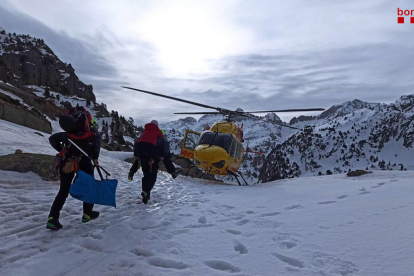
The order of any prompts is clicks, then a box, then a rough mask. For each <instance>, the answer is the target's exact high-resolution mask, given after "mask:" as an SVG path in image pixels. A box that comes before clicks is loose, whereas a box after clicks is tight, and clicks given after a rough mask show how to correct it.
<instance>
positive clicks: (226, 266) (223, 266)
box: [204, 260, 241, 273]
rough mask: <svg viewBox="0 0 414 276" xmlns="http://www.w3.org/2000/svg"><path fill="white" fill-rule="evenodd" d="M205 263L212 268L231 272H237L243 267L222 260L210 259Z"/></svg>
mask: <svg viewBox="0 0 414 276" xmlns="http://www.w3.org/2000/svg"><path fill="white" fill-rule="evenodd" d="M204 264H205V265H206V266H208V267H210V268H212V269H216V270H220V271H226V272H230V273H237V272H240V271H241V269H240V268H238V267H237V266H234V265H232V264H231V263H228V262H225V261H221V260H209V261H205V262H204Z"/></svg>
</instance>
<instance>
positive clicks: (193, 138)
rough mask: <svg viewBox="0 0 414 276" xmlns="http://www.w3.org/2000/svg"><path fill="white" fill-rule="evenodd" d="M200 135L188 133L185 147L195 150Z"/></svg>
mask: <svg viewBox="0 0 414 276" xmlns="http://www.w3.org/2000/svg"><path fill="white" fill-rule="evenodd" d="M198 138H199V135H198V134H196V133H192V132H189V133H188V134H187V139H186V140H185V144H184V147H185V148H187V149H189V150H194V149H195V147H196V146H197V141H198Z"/></svg>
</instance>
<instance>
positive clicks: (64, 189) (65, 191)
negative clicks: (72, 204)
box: [49, 169, 75, 219]
mask: <svg viewBox="0 0 414 276" xmlns="http://www.w3.org/2000/svg"><path fill="white" fill-rule="evenodd" d="M74 175H75V174H74V173H64V172H62V169H61V170H60V188H59V192H58V194H57V195H56V197H55V200H54V201H53V204H52V207H51V208H50V213H49V217H53V218H54V219H59V215H60V211H61V210H62V208H63V205H64V204H65V202H66V198H67V197H68V195H69V190H70V186H71V184H72V180H73V177H74Z"/></svg>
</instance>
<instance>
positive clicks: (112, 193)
mask: <svg viewBox="0 0 414 276" xmlns="http://www.w3.org/2000/svg"><path fill="white" fill-rule="evenodd" d="M117 186H118V180H116V179H111V180H102V181H99V180H96V179H95V177H93V176H92V175H89V174H87V173H85V172H83V171H78V175H77V176H76V178H75V181H74V182H73V184H72V186H71V187H70V195H71V196H72V197H74V198H76V199H79V200H81V201H83V202H87V203H92V204H100V205H108V206H114V207H116V187H117Z"/></svg>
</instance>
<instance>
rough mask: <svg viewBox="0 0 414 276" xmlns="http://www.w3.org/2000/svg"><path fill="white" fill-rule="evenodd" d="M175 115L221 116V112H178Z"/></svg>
mask: <svg viewBox="0 0 414 276" xmlns="http://www.w3.org/2000/svg"><path fill="white" fill-rule="evenodd" d="M174 114H181V115H183V114H221V113H220V112H177V113H174Z"/></svg>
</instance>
